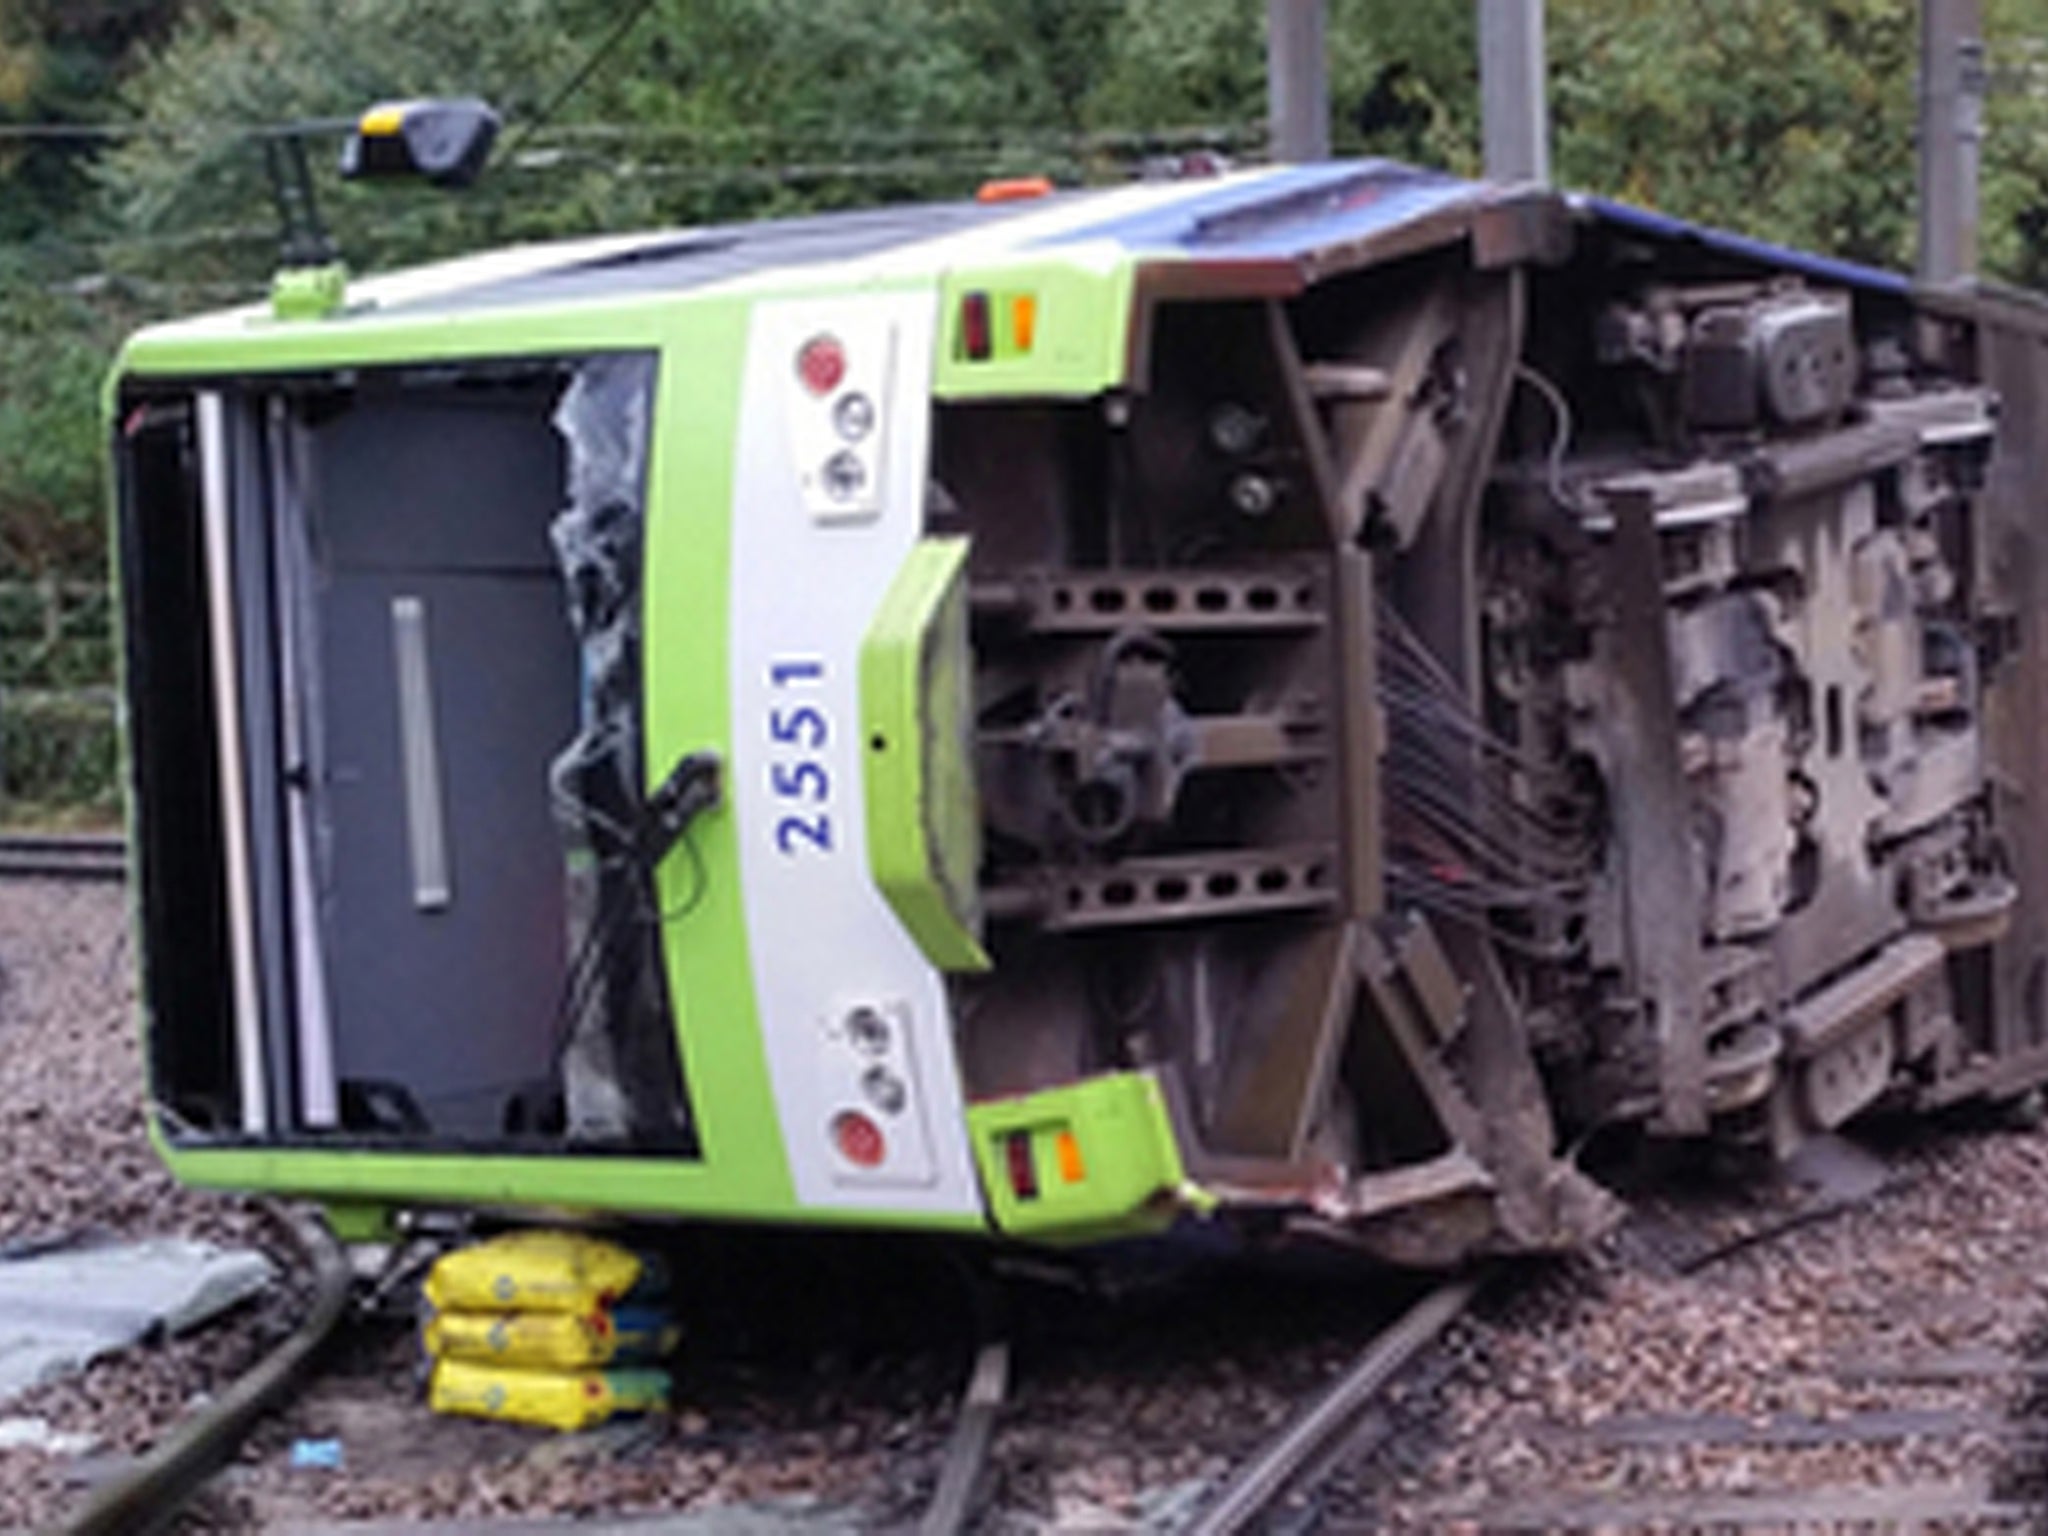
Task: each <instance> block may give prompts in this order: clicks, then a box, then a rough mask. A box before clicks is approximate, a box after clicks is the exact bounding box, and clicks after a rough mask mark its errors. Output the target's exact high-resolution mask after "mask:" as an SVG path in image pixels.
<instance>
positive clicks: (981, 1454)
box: [917, 1340, 1010, 1536]
mask: <svg viewBox="0 0 2048 1536" xmlns="http://www.w3.org/2000/svg"><path fill="white" fill-rule="evenodd" d="M1009 1382H1010V1346H1009V1345H1008V1344H1007V1343H1006V1342H1003V1341H1001V1340H998V1341H996V1342H993V1343H989V1344H984V1345H982V1346H981V1349H980V1352H979V1353H977V1354H976V1356H975V1358H974V1374H973V1375H972V1376H970V1377H969V1378H968V1381H967V1392H966V1395H965V1396H964V1397H963V1398H962V1399H961V1402H960V1417H959V1418H958V1419H956V1420H955V1421H954V1423H953V1438H952V1439H951V1440H950V1441H948V1442H947V1445H946V1460H945V1462H944V1464H943V1465H942V1466H941V1467H940V1468H939V1483H938V1488H937V1491H936V1492H934V1493H933V1494H932V1501H931V1503H930V1505H929V1506H927V1507H926V1509H925V1512H924V1517H923V1518H922V1519H921V1520H919V1521H918V1524H917V1536H956V1533H958V1532H960V1531H964V1530H966V1529H967V1522H968V1520H969V1519H970V1518H971V1517H972V1515H973V1513H974V1496H975V1493H976V1492H977V1491H978V1490H979V1488H980V1485H981V1478H982V1473H983V1471H984V1469H985V1468H986V1466H987V1463H988V1443H989V1438H990V1436H991V1435H992V1434H993V1433H994V1432H995V1422H996V1415H997V1414H998V1413H999V1412H1001V1411H1002V1406H1003V1399H1004V1397H1005V1395H1006V1394H1007V1393H1008V1391H1009Z"/></svg>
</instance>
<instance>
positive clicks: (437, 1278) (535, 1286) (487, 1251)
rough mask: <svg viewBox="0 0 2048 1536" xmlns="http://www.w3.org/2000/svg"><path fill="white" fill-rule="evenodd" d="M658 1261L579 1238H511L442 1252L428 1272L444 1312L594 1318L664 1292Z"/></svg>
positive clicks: (434, 1299) (433, 1298)
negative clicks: (629, 1299) (575, 1314)
mask: <svg viewBox="0 0 2048 1536" xmlns="http://www.w3.org/2000/svg"><path fill="white" fill-rule="evenodd" d="M659 1279H660V1277H659V1275H658V1274H657V1273H656V1268H655V1266H654V1265H653V1263H652V1262H651V1261H649V1260H647V1259H644V1258H642V1257H641V1256H640V1255H638V1254H636V1253H633V1252H632V1251H630V1250H629V1249H625V1248H621V1247H620V1246H619V1245H618V1244H617V1243H610V1242H606V1241H605V1240H604V1239H603V1238H601V1237H589V1236H586V1235H585V1234H583V1233H581V1232H557V1231H549V1230H538V1229H537V1230H533V1231H525V1232H507V1233H506V1234H504V1235H503V1236H502V1237H494V1238H491V1239H490V1240H489V1241H487V1242H482V1243H474V1244H472V1245H471V1246H469V1247H467V1248H458V1249H456V1250H455V1251H454V1252H453V1253H447V1254H443V1255H442V1256H441V1257H440V1258H439V1259H437V1260H436V1261H435V1262H434V1267H433V1268H432V1269H431V1270H429V1271H428V1272H427V1283H426V1294H427V1300H428V1301H429V1302H431V1303H432V1304H433V1306H434V1309H435V1310H436V1311H439V1312H583V1313H588V1312H595V1311H597V1310H599V1309H600V1308H603V1307H608V1306H611V1305H612V1304H614V1303H615V1302H618V1301H621V1300H623V1299H625V1298H626V1297H627V1296H629V1295H633V1294H635V1292H636V1291H637V1292H641V1293H650V1292H652V1291H654V1290H658V1289H659V1284H658V1282H659Z"/></svg>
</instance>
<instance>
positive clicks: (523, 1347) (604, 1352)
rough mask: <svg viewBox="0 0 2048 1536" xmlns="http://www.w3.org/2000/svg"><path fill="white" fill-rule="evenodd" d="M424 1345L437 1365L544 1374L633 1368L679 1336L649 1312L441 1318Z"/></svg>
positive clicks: (431, 1323) (429, 1327) (431, 1322)
mask: <svg viewBox="0 0 2048 1536" xmlns="http://www.w3.org/2000/svg"><path fill="white" fill-rule="evenodd" d="M422 1332H423V1341H424V1343H425V1345H426V1349H427V1353H428V1354H430V1355H432V1356H433V1357H434V1358H435V1359H437V1360H473V1361H477V1362H479V1363H481V1364H485V1365H516V1366H523V1367H529V1368H537V1369H540V1370H551V1371H559V1370H575V1369H577V1368H578V1367H581V1366H592V1365H613V1364H635V1363H639V1362H642V1361H648V1360H656V1359H659V1358H660V1357H661V1356H663V1355H665V1354H667V1353H668V1352H669V1351H670V1350H672V1349H674V1348H675V1347H676V1339H677V1337H678V1330H677V1328H676V1326H675V1324H674V1323H673V1322H671V1321H670V1320H669V1318H668V1316H667V1314H665V1313H662V1312H658V1311H656V1310H655V1309H653V1308H651V1307H620V1308H618V1309H617V1310H613V1309H611V1308H605V1307H600V1308H599V1309H598V1310H597V1311H595V1312H587V1313H578V1312H437V1313H435V1314H434V1315H433V1316H432V1317H430V1318H428V1319H427V1323H426V1327H425V1329H424V1330H423V1331H422Z"/></svg>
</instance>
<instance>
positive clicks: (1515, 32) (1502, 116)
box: [1475, 0, 1550, 185]
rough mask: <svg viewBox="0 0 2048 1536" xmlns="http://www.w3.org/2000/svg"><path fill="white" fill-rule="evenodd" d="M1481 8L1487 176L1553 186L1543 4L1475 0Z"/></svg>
mask: <svg viewBox="0 0 2048 1536" xmlns="http://www.w3.org/2000/svg"><path fill="white" fill-rule="evenodd" d="M1475 3H1476V4H1477V5H1478V7H1479V119H1480V137H1481V143H1482V148H1483V149H1484V152H1485V157H1486V174H1487V176H1488V177H1490V178H1492V179H1493V180H1496V181H1533V182H1538V183H1543V184H1546V185H1547V184H1548V183H1549V181H1550V98H1549V92H1548V85H1547V79H1546V75H1545V64H1544V52H1543V0H1475Z"/></svg>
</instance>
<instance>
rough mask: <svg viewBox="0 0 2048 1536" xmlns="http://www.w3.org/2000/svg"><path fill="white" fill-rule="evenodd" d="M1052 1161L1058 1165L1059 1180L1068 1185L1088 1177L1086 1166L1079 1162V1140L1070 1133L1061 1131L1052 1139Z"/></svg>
mask: <svg viewBox="0 0 2048 1536" xmlns="http://www.w3.org/2000/svg"><path fill="white" fill-rule="evenodd" d="M1052 1155H1053V1160H1054V1161H1055V1162H1056V1163H1058V1164H1059V1169H1060V1178H1061V1179H1062V1180H1064V1181H1065V1182H1066V1183H1068V1184H1078V1183H1080V1182H1081V1181H1082V1180H1083V1179H1085V1178H1087V1177H1088V1169H1087V1166H1086V1165H1085V1164H1084V1163H1082V1161H1081V1139H1080V1138H1079V1137H1078V1136H1076V1135H1075V1134H1074V1133H1073V1132H1072V1131H1061V1132H1060V1133H1059V1134H1058V1135H1057V1136H1055V1137H1053V1139H1052Z"/></svg>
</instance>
